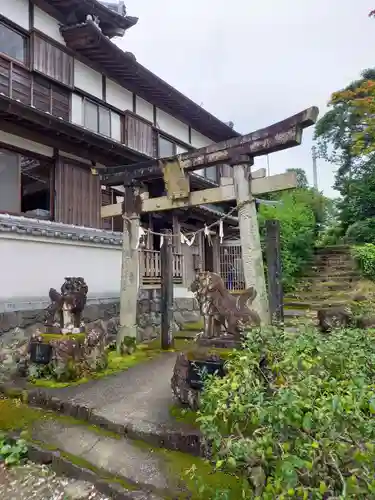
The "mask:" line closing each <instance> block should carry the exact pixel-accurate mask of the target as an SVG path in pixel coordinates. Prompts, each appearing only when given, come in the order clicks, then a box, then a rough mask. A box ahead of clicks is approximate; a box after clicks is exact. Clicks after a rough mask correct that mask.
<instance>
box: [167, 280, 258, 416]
mask: <svg viewBox="0 0 375 500" xmlns="http://www.w3.org/2000/svg"><path fill="white" fill-rule="evenodd" d="M191 291H192V292H194V294H195V297H196V299H197V301H198V303H199V307H200V310H201V314H202V316H203V318H204V331H203V332H202V335H201V336H200V337H199V338H198V339H197V341H196V346H195V348H193V349H192V350H191V351H189V352H184V353H180V354H179V355H178V357H177V360H176V363H175V366H174V370H173V375H172V379H171V387H172V391H173V393H174V395H175V396H176V398H177V399H178V400H179V401H180V403H182V404H183V405H187V406H189V407H190V408H192V409H193V410H196V409H197V408H198V407H199V392H200V391H201V390H202V388H203V384H204V375H203V374H204V373H206V374H209V375H214V376H218V377H223V376H224V375H225V366H224V365H225V359H226V357H227V356H228V350H229V353H230V349H232V348H240V347H241V346H242V341H243V337H244V334H245V331H246V329H247V328H251V327H254V326H259V325H260V318H259V315H258V314H257V312H256V311H254V310H253V309H251V304H252V302H253V301H254V299H255V297H256V290H255V288H253V287H251V288H249V289H248V290H246V291H245V292H244V293H243V294H242V295H239V296H238V297H234V296H233V295H231V294H230V293H229V292H228V290H227V289H226V288H225V286H224V282H223V280H222V278H221V277H220V276H219V275H218V274H216V273H213V272H208V271H207V272H200V273H198V274H197V276H196V278H195V280H194V282H193V283H192V285H191Z"/></svg>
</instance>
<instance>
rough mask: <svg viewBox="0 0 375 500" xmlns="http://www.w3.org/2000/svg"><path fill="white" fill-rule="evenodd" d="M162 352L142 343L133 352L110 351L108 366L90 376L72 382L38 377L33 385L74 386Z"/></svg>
mask: <svg viewBox="0 0 375 500" xmlns="http://www.w3.org/2000/svg"><path fill="white" fill-rule="evenodd" d="M160 352H161V350H160V348H159V349H151V348H149V347H148V346H147V345H146V344H145V345H140V346H138V348H137V349H136V350H135V351H134V352H133V353H132V354H124V355H121V354H118V353H117V352H116V351H110V352H108V366H107V368H105V369H104V370H102V371H100V372H96V373H92V374H91V375H90V376H85V377H82V378H80V379H78V380H74V381H71V382H57V381H56V380H53V379H36V380H33V381H32V385H34V386H37V387H46V388H50V389H61V388H63V387H74V386H76V385H81V384H85V383H87V382H89V381H90V380H97V379H100V378H103V377H108V376H109V375H114V374H116V373H119V372H122V371H125V370H128V369H129V368H131V367H133V366H135V365H137V364H139V363H144V362H145V361H149V360H150V359H152V358H154V357H155V356H157V355H159V354H160Z"/></svg>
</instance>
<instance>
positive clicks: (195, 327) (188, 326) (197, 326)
mask: <svg viewBox="0 0 375 500" xmlns="http://www.w3.org/2000/svg"><path fill="white" fill-rule="evenodd" d="M203 329H204V323H203V321H196V322H195V323H184V324H183V327H182V330H185V331H186V332H200V331H201V330H203Z"/></svg>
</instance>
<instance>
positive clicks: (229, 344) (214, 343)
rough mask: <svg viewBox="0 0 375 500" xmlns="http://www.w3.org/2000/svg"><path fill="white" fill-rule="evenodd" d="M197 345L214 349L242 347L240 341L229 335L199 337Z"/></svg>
mask: <svg viewBox="0 0 375 500" xmlns="http://www.w3.org/2000/svg"><path fill="white" fill-rule="evenodd" d="M197 345H198V346H201V347H208V348H209V347H212V348H216V349H220V348H221V349H240V348H241V347H242V342H240V341H239V340H235V339H234V338H233V337H230V336H228V337H227V336H223V337H216V338H211V339H208V338H206V337H200V338H199V339H198V340H197Z"/></svg>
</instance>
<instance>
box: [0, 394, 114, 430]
mask: <svg viewBox="0 0 375 500" xmlns="http://www.w3.org/2000/svg"><path fill="white" fill-rule="evenodd" d="M50 420H53V421H58V422H60V423H62V424H66V425H76V426H77V425H82V426H84V427H85V428H86V429H88V430H90V431H92V432H94V433H95V434H98V435H100V436H106V437H110V438H112V439H121V436H120V435H119V434H116V433H114V432H111V431H107V430H106V429H102V428H101V427H98V426H96V425H92V424H89V423H87V422H84V421H83V420H77V419H75V418H73V417H69V416H66V415H60V414H57V413H54V412H53V411H49V410H41V409H39V408H32V407H30V406H28V405H27V404H25V403H23V402H22V401H21V400H19V399H9V398H3V399H0V432H1V431H3V432H16V431H17V432H23V433H26V434H25V435H27V433H28V431H30V430H31V428H32V426H33V424H34V423H36V422H43V421H50Z"/></svg>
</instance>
